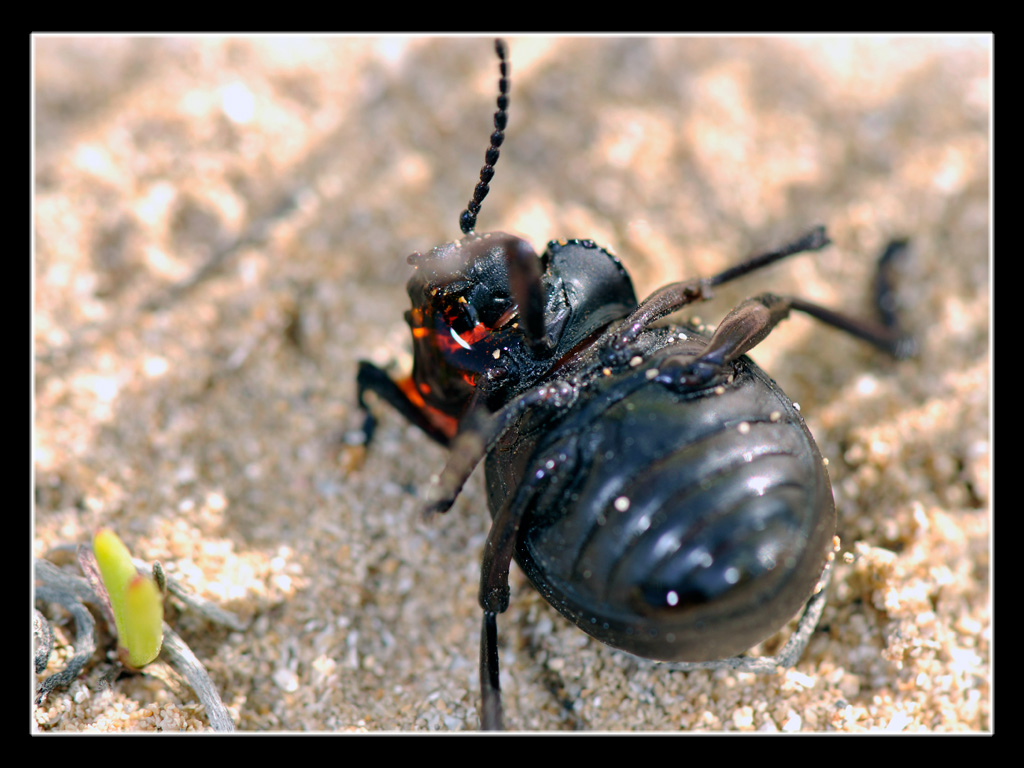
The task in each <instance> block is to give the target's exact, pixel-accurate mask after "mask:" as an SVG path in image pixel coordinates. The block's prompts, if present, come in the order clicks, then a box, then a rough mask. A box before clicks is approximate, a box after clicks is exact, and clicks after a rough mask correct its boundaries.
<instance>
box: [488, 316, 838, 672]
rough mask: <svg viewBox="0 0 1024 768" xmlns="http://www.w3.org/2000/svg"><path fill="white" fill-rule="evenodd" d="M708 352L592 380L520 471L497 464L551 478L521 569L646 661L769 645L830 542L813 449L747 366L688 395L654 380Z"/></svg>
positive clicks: (658, 358) (693, 346)
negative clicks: (663, 368)
mask: <svg viewBox="0 0 1024 768" xmlns="http://www.w3.org/2000/svg"><path fill="white" fill-rule="evenodd" d="M655 333H658V332H655ZM703 346H704V342H703V339H695V340H690V341H686V342H675V343H673V344H670V345H669V346H666V347H662V348H661V349H659V350H658V351H657V352H654V353H652V354H648V355H647V356H646V358H645V360H644V361H643V363H642V364H641V365H639V366H636V367H634V368H632V369H630V370H629V371H628V372H626V373H622V374H618V375H613V376H604V377H601V378H597V379H596V380H594V381H593V382H591V383H590V385H589V386H587V387H586V388H585V389H584V390H583V392H582V393H581V396H580V400H581V402H580V404H579V405H578V406H577V408H575V409H574V410H573V412H572V413H570V414H569V415H567V417H565V418H564V419H563V420H562V421H561V422H560V423H559V424H557V425H556V426H554V427H551V426H550V425H548V427H547V429H546V430H545V431H544V432H543V434H542V435H541V436H539V439H538V440H537V442H536V443H535V445H536V448H535V449H534V450H533V451H532V453H530V454H528V457H529V460H528V461H524V458H525V457H522V455H521V454H520V460H519V461H508V458H509V457H508V456H507V454H506V462H505V469H506V471H507V470H508V469H510V468H511V467H512V466H513V465H517V466H518V467H520V468H521V471H524V472H526V473H529V474H532V475H535V474H536V473H537V472H546V478H545V481H544V482H541V483H539V484H538V485H537V487H536V493H535V494H534V496H533V497H532V499H531V501H530V507H529V509H528V511H527V512H526V515H525V517H524V520H523V524H522V526H521V527H520V537H519V541H518V544H517V548H516V560H517V562H518V563H519V564H520V567H522V568H523V570H524V571H525V572H526V574H527V576H528V577H529V578H530V580H531V582H533V584H534V585H535V586H536V587H537V588H538V590H540V591H541V593H542V594H544V596H545V597H546V598H547V599H548V600H549V601H550V602H551V603H552V604H553V605H555V607H556V608H558V610H559V611H560V612H561V613H562V614H563V615H565V616H566V617H567V618H569V619H570V620H571V621H573V622H574V623H575V624H577V625H578V626H579V627H580V628H581V629H583V630H584V631H586V632H588V633H589V634H591V635H593V636H595V637H597V638H598V639H599V640H601V641H602V642H605V643H608V644H609V645H612V646H615V647H618V648H622V649H624V650H628V651H630V652H632V653H636V654H638V655H642V656H646V657H649V658H657V659H665V660H686V661H701V660H708V659H719V658H723V657H726V656H729V655H733V654H736V653H739V652H742V651H744V650H746V649H747V648H749V647H750V646H751V645H754V644H756V643H757V642H760V641H761V640H763V639H764V638H766V637H768V636H770V635H771V634H773V633H774V632H775V631H777V630H778V629H779V628H781V626H782V625H783V624H785V622H786V621H787V620H788V619H790V618H791V617H792V616H793V615H794V614H795V613H796V612H797V611H798V610H799V608H800V607H801V605H803V603H804V602H805V601H806V599H807V595H808V594H810V592H811V591H812V589H813V587H814V584H815V582H816V581H817V579H818V577H819V576H820V574H821V571H822V568H823V567H824V565H825V560H826V557H827V555H828V551H829V548H830V546H831V539H832V535H833V533H834V531H835V511H834V506H833V502H832V494H831V487H830V485H829V481H828V476H827V474H826V473H825V470H824V467H823V466H822V465H821V459H820V455H819V453H818V450H817V448H816V446H815V445H814V442H813V439H812V438H811V435H810V433H809V432H808V431H807V429H806V427H805V426H804V423H803V420H802V418H801V417H800V415H799V413H798V412H797V410H796V409H795V408H794V407H793V405H792V403H791V402H790V400H789V399H788V398H787V397H786V395H785V394H784V393H782V392H781V391H780V390H779V389H778V387H777V386H775V384H774V382H772V381H771V379H769V378H768V377H767V376H766V375H765V374H764V373H763V372H762V371H761V370H760V369H759V368H758V367H757V366H756V365H754V364H753V363H752V362H750V361H749V360H748V359H746V358H743V359H741V360H740V361H738V362H737V363H736V364H735V366H734V368H735V374H734V376H733V377H732V380H731V381H724V380H723V382H722V383H721V384H720V385H718V386H713V387H710V388H704V389H701V390H699V391H683V392H676V391H672V389H671V388H669V387H668V386H666V385H663V384H658V383H655V382H652V381H651V379H652V378H653V375H654V374H653V373H650V372H651V371H654V370H656V369H657V368H658V366H659V365H661V364H663V363H664V361H665V360H666V358H668V357H669V356H675V357H677V358H678V357H680V356H682V357H689V356H695V355H696V354H697V353H699V351H700V349H702V348H703ZM644 384H646V385H644ZM521 438H522V435H520V442H519V445H518V450H520V451H522V449H523V443H522V441H521ZM501 456H502V452H501V448H500V446H499V449H498V451H497V452H496V454H495V455H494V456H493V457H492V462H491V463H490V464H489V469H488V480H489V486H492V491H493V490H494V486H495V483H494V482H492V478H491V473H492V472H493V471H494V469H496V467H494V465H495V464H501V463H502V460H501ZM520 479H521V478H520ZM506 483H509V484H505V487H517V486H518V484H519V483H518V482H516V479H515V478H514V477H510V476H506ZM495 501H496V499H494V498H492V509H493V508H495V507H494V506H493V504H494V503H495Z"/></svg>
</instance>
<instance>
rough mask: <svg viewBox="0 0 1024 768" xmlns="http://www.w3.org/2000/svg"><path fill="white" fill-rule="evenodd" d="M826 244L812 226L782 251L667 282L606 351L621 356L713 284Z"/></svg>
mask: <svg viewBox="0 0 1024 768" xmlns="http://www.w3.org/2000/svg"><path fill="white" fill-rule="evenodd" d="M830 242H831V241H830V240H829V239H828V236H827V235H826V234H825V228H824V227H815V228H814V229H812V230H811V231H810V232H808V233H807V234H805V235H804V236H803V237H800V238H798V239H797V240H794V241H793V242H792V243H789V244H788V245H785V246H783V247H782V248H779V249H777V250H774V251H767V252H765V253H761V254H758V255H757V256H752V257H751V258H749V259H747V260H746V261H743V262H741V263H740V264H737V265H736V266H733V267H730V268H729V269H726V270H724V271H722V272H719V273H718V274H717V275H713V276H711V277H708V278H704V279H700V280H690V281H686V282H680V283H670V284H669V285H666V286H664V287H662V288H659V289H658V290H657V291H655V292H654V293H652V294H651V295H650V296H648V297H647V298H646V299H644V300H643V301H642V302H641V303H640V306H638V307H637V308H636V309H635V310H633V312H632V313H630V315H629V316H628V317H627V318H626V319H625V320H624V321H623V322H622V325H621V326H620V327H619V329H618V330H617V331H616V335H615V337H614V338H613V339H612V342H611V345H610V347H609V349H610V351H611V353H612V354H613V355H614V354H615V353H619V354H620V355H621V353H622V352H623V351H624V350H625V349H626V347H628V346H629V345H630V344H631V343H632V342H634V341H635V340H636V338H637V337H638V336H639V335H640V333H641V332H642V331H643V330H644V329H645V328H648V327H649V326H650V325H651V324H652V323H654V322H655V321H657V320H660V319H661V318H663V317H665V316H666V315H669V314H671V313H672V312H675V311H677V310H679V309H682V308H683V307H685V306H686V305H687V304H692V303H693V302H695V301H704V300H706V299H709V298H711V296H712V291H711V289H712V288H713V287H714V286H716V285H722V284H723V283H727V282H729V281H731V280H735V279H736V278H738V277H743V276H744V275H747V274H750V273H751V272H754V271H755V270H758V269H761V268H762V267H766V266H768V265H769V264H773V263H774V262H776V261H779V260H780V259H784V258H786V257H787V256H792V255H793V254H795V253H803V252H804V251H820V250H821V249H822V248H824V247H825V246H827V245H828V244H829V243H830Z"/></svg>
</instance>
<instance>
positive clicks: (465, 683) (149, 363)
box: [32, 37, 992, 733]
mask: <svg viewBox="0 0 1024 768" xmlns="http://www.w3.org/2000/svg"><path fill="white" fill-rule="evenodd" d="M34 43H35V77H36V81H35V97H36V102H35V108H36V112H35V170H36V177H35V198H34V199H35V220H34V224H35V250H34V276H35V285H34V289H35V294H34V308H35V311H34V348H35V414H34V416H35V442H34V450H35V453H34V466H35V485H36V487H35V508H34V539H33V542H32V543H33V552H34V554H36V555H43V554H45V553H46V552H47V551H48V550H50V548H52V547H54V546H56V545H59V544H69V543H72V544H74V543H81V542H85V541H87V540H88V539H89V537H90V536H91V533H92V531H94V530H95V528H96V527H97V526H100V525H110V526H113V527H115V528H116V530H117V531H118V532H119V533H120V535H121V536H122V538H123V539H124V540H125V541H126V543H128V545H129V546H130V547H131V548H132V550H133V552H134V553H135V554H136V555H137V556H139V557H143V558H147V559H159V560H161V561H162V562H164V563H165V565H166V568H167V570H168V571H169V572H170V573H171V574H172V575H173V576H176V577H177V578H180V579H182V580H183V581H184V582H185V583H187V584H188V585H190V586H191V587H192V588H193V589H195V590H196V591H197V592H199V593H200V594H202V595H204V596H205V597H208V598H211V599H215V600H217V601H219V602H221V603H223V604H224V605H225V606H226V607H228V608H231V609H232V610H234V611H237V612H238V613H240V614H242V615H243V616H244V617H245V618H246V620H247V621H250V622H251V626H250V628H249V629H248V630H247V631H245V632H232V631H229V630H226V629H222V628H219V627H216V626H214V625H211V624H209V623H207V622H205V621H204V620H202V619H201V618H197V617H194V616H191V615H189V614H180V613H179V612H178V611H177V609H174V608H172V609H171V610H170V611H169V613H168V617H169V620H170V621H172V623H173V624H174V625H175V626H176V627H177V628H178V631H179V632H180V633H181V634H182V635H183V637H184V638H185V639H186V641H188V642H189V643H191V645H192V647H193V648H194V650H195V651H196V653H197V654H198V655H199V656H200V657H201V658H202V659H203V660H204V661H205V662H206V664H207V666H208V668H209V670H210V673H211V675H212V677H213V679H214V682H215V683H216V685H217V686H218V688H219V689H220V690H221V691H222V694H223V697H224V700H225V702H226V703H227V704H228V706H229V707H230V709H231V711H232V714H233V717H234V718H235V721H236V725H237V727H238V728H239V729H240V730H246V731H281V730H290V731H314V730H316V731H388V730H395V731H398V730H402V731H410V730H417V731H428V730H429V731H462V730H473V729H475V728H476V727H477V722H478V720H477V708H478V696H479V686H478V682H477V677H476V676H477V669H476V665H477V652H478V649H477V642H478V631H479V630H478V625H479V612H478V608H477V606H476V589H477V580H478V570H479V560H480V552H481V547H482V544H483V540H484V536H485V534H486V530H487V525H488V515H487V513H486V510H485V506H484V500H483V492H482V491H483V478H482V474H481V473H478V474H477V475H475V476H474V477H473V479H472V480H471V482H470V484H469V486H468V488H467V489H466V491H465V493H464V495H463V497H462V498H461V499H460V500H459V502H458V503H457V504H456V506H455V507H454V508H453V509H452V511H451V512H450V513H449V514H448V515H447V516H446V517H445V518H441V519H438V520H436V521H434V522H432V523H430V524H425V523H424V522H423V521H422V520H421V518H420V515H419V508H420V505H421V503H422V501H421V496H420V495H419V494H421V492H422V489H423V488H424V486H425V485H426V483H427V481H428V479H429V477H430V476H431V474H432V473H434V472H436V471H438V470H439V469H440V467H441V466H442V465H443V461H444V454H443V451H442V450H441V449H440V448H438V447H436V446H434V445H433V444H431V443H430V442H429V441H428V440H427V439H426V438H425V437H424V436H422V435H421V434H419V433H417V432H416V431H415V430H414V429H413V428H411V427H409V426H407V425H405V424H404V423H403V422H402V421H401V420H400V419H399V418H398V417H397V416H396V415H394V414H393V413H389V412H388V411H387V410H386V409H385V408H383V407H382V408H380V409H379V411H378V413H379V415H380V416H381V427H380V431H379V434H378V442H377V443H376V444H375V445H374V450H373V451H372V452H371V453H370V454H369V455H368V456H367V457H366V459H365V461H364V462H360V456H359V452H358V451H356V450H354V449H352V448H350V447H345V446H344V445H343V443H342V441H341V437H342V435H344V433H345V432H346V430H350V429H352V428H353V427H355V426H356V425H358V423H359V418H358V413H357V412H356V410H355V408H354V399H355V387H354V379H355V372H356V362H357V361H358V360H359V359H361V358H366V359H370V360H373V361H375V362H376V363H378V364H381V365H384V364H388V363H391V362H394V363H395V365H396V370H402V369H404V368H405V367H407V366H408V365H409V349H410V347H409V343H408V339H407V334H408V331H407V329H406V327H405V325H404V323H403V321H402V311H403V310H404V309H405V307H406V303H407V299H406V296H405V291H404V283H405V280H406V279H407V277H408V274H409V268H408V267H407V265H406V263H405V256H406V255H407V254H408V253H410V252H412V251H414V250H424V249H427V248H429V247H430V246H432V245H434V244H436V243H440V242H443V241H446V240H449V239H453V238H455V237H456V236H457V235H458V226H457V217H458V214H459V212H460V211H461V210H462V209H463V207H464V206H465V203H466V201H467V200H468V199H469V196H470V193H471V190H472V188H473V185H474V184H475V182H476V176H477V172H478V170H479V167H480V165H481V162H482V157H483V151H484V148H485V144H486V137H487V135H488V133H489V130H490V125H489V124H490V119H491V117H490V116H491V113H492V112H493V102H494V95H495V94H494V89H495V79H496V63H495V59H494V56H493V53H492V44H491V43H490V42H489V41H488V40H484V39H479V38H435V39H400V38H390V39H384V40H379V39H349V38H315V39H308V38H285V37H276V38H261V39H259V38H258V39H253V38H246V39H237V38H219V37H209V38H170V39H165V38H135V39H126V38H115V39H111V38H102V37H92V38H74V37H56V38H36V39H35V41H34ZM509 44H510V47H511V55H512V62H513V63H512V66H513V85H512V97H511V102H512V106H511V117H510V125H509V130H508V139H507V141H506V145H505V150H504V151H503V153H502V159H501V162H500V163H499V166H498V170H497V176H496V178H495V181H494V183H493V184H492V192H491V195H490V197H489V198H488V199H487V201H486V203H485V205H484V210H483V213H482V215H481V218H480V223H479V227H478V228H479V229H480V230H481V231H486V230H489V229H492V230H495V229H500V230H505V231H510V232H516V233H519V234H521V235H522V236H524V237H526V238H528V239H530V240H531V241H532V242H534V243H535V244H537V245H538V246H542V245H543V244H544V243H545V242H546V241H547V240H549V239H552V238H555V237H589V238H592V239H594V240H596V241H598V242H600V243H603V244H607V245H609V246H610V247H612V248H613V249H614V250H615V251H616V252H617V253H618V254H619V255H620V257H621V258H622V259H623V261H624V262H625V264H626V265H627V266H628V268H629V269H630V271H631V273H632V274H633V277H634V280H635V283H636V285H637V288H638V293H639V294H640V295H646V294H647V293H648V292H650V291H651V290H652V289H654V288H655V287H657V286H658V285H661V284H663V283H665V282H667V281H669V280H672V279H679V278H682V277H693V276H696V275H699V274H706V273H710V272H712V271H714V270H717V269H721V268H723V267H724V266H727V265H729V264H730V263H731V262H734V261H736V260H737V259H738V258H739V257H742V256H744V255H746V254H748V253H750V252H752V251H754V250H755V249H758V248H764V247H767V246H771V245H775V244H778V243H780V242H783V241H784V240H786V239H787V238H789V237H791V236H793V235H795V234H797V233H799V232H802V231H803V230H804V229H806V228H807V227H809V226H810V225H812V224H816V223H824V224H827V225H828V227H829V231H830V234H831V235H832V237H833V239H834V241H835V246H834V247H832V248H830V249H829V250H827V251H826V252H823V253H821V254H818V255H816V256H801V257H798V258H794V259H792V260H791V261H790V262H789V263H786V264H780V265H778V266H776V267H773V268H772V269H771V270H769V271H767V272H766V273H765V274H763V275H760V276H758V277H751V278H749V279H747V280H745V281H743V282H742V283H741V284H739V285H736V286H735V287H729V288H728V290H725V289H723V290H721V292H720V295H719V297H718V298H717V299H716V300H715V301H714V302H713V303H709V304H707V305H704V306H701V307H699V309H698V310H697V311H698V312H699V314H700V315H701V316H702V317H703V318H704V319H705V320H706V321H708V322H711V323H714V322H715V321H716V320H717V319H718V318H720V317H721V316H722V315H724V313H725V312H726V311H728V309H729V308H730V307H731V306H733V305H734V304H735V303H736V302H737V301H738V300H740V299H741V298H742V297H743V296H744V295H748V294H750V293H755V292H758V291H762V290H769V289H770V290H773V291H776V292H779V293H794V294H798V295H801V296H804V297H807V298H812V299H815V300H818V301H819V302H821V303H824V304H826V305H829V306H833V307H836V308H842V309H845V310H847V311H849V312H852V313H861V314H864V313H866V312H867V309H868V301H869V298H868V286H869V283H870V276H871V271H872V262H873V259H874V257H875V255H876V254H877V253H878V252H879V251H880V249H881V248H882V247H883V245H884V244H885V242H886V241H887V240H888V239H889V238H891V237H894V236H907V237H909V238H911V240H912V242H913V259H912V260H911V261H910V263H909V264H908V265H907V267H906V270H905V279H904V286H903V287H904V290H903V295H904V296H905V299H906V301H907V303H908V312H907V314H908V323H909V324H910V325H911V326H912V327H913V329H915V331H916V332H917V333H918V334H919V337H920V341H921V355H920V358H919V359H917V360H913V361H908V362H903V363H899V364H895V363H892V362H890V361H888V360H886V359H884V358H883V357H882V356H881V355H879V354H877V353H875V352H874V351H872V350H871V349H868V348H866V347H865V346H864V345H862V344H859V343H857V342H855V341H852V340H850V339H848V338H845V337H842V336H841V335H840V334H838V333H836V332H833V331H831V330H829V329H827V328H824V327H822V326H820V325H819V324H817V323H815V322H814V321H812V320H809V319H806V318H793V319H791V320H790V321H788V322H787V323H786V324H785V327H783V328H780V329H779V330H778V331H777V332H776V333H774V334H772V336H771V338H770V339H769V340H767V341H765V342H764V343H763V344H762V345H761V346H760V347H759V348H758V349H757V350H756V351H755V353H754V355H753V356H754V358H755V359H756V360H757V361H758V362H759V363H760V364H761V365H762V366H763V367H764V368H766V369H767V370H768V371H769V372H771V373H772V375H773V376H774V377H775V378H776V379H777V380H778V381H779V383H780V384H781V385H782V386H783V387H784V388H785V389H786V391H787V392H788V393H789V394H790V396H791V397H792V398H793V399H794V400H796V401H798V402H799V403H800V404H801V406H802V409H803V413H804V415H805V417H806V418H807V421H808V424H809V426H810V427H811V429H812V431H813V433H814V434H815V436H816V437H817V440H818V442H819V445H820V447H821V449H822V452H823V454H824V455H825V456H827V457H828V458H829V460H830V464H829V470H830V473H831V475H832V478H833V484H834V487H835V495H836V502H837V508H838V515H839V535H840V536H841V537H842V554H841V555H840V558H839V564H838V566H837V568H836V577H835V579H834V581H833V583H832V585H831V587H830V602H829V605H828V608H827V609H826V612H825V615H824V618H823V621H822V626H821V628H820V631H819V632H818V633H817V634H816V635H815V637H814V638H813V639H812V642H811V644H810V646H809V647H808V649H807V652H806V653H805V654H804V656H803V658H802V660H801V662H800V664H799V665H798V666H797V668H796V669H794V670H790V671H788V672H781V673H779V674H776V675H767V676H761V677H757V676H754V675H750V674H741V673H739V674H738V673H734V672H728V673H726V672H718V673H708V672H700V673H679V672H668V671H666V670H664V669H663V668H658V667H657V666H655V665H652V664H648V663H641V662H638V661H637V660H635V659H633V658H631V657H628V656H626V655H624V654H622V653H619V652H616V651H613V650H611V649H610V648H607V647H604V646H602V645H601V644H600V643H597V642H596V641H593V640H590V639H589V638H588V637H586V636H585V635H583V634H582V633H581V632H579V631H578V630H577V629H575V628H574V627H572V626H571V625H569V624H568V623H567V622H565V621H564V620H563V619H562V618H561V617H560V616H559V615H558V614H557V613H556V612H555V611H554V610H553V609H552V608H550V607H549V606H548V605H547V604H546V603H544V601H543V600H542V599H541V598H540V597H539V596H538V595H537V594H536V593H534V592H533V591H532V589H531V588H530V587H529V585H528V584H526V583H525V581H524V579H523V578H522V576H521V574H520V573H519V572H518V571H517V570H515V568H514V567H513V575H512V588H513V596H512V604H511V607H510V609H509V611H508V612H507V613H506V614H505V615H503V616H502V617H501V619H500V623H499V629H500V633H501V653H502V683H503V686H504V693H505V704H506V715H507V720H508V723H509V725H510V727H513V728H516V729H522V730H539V731H556V730H572V729H582V730H588V731H601V730H608V731H698V730H700V731H718V730H740V731H815V732H823V731H824V732H828V731H850V732H857V731H865V730H886V731H897V732H904V733H906V732H917V731H928V732H951V731H985V730H990V729H991V728H992V721H991V698H990V697H991V610H990V609H991V604H990V590H991V583H990V565H991V563H990V536H991V526H990V519H991V509H990V498H991V497H990V467H991V459H990V453H991V446H990V442H989V437H990V433H991V422H990V394H991V382H990V371H991V357H990V349H991V327H990V315H991V300H990V292H991V284H990V274H991V254H990V247H989V246H990V202H991V201H990V193H989V189H990V175H989V168H990V155H989V153H990V143H989V125H990V118H991V101H990V100H991V61H990V54H991V40H990V39H989V38H984V37H982V38H978V37H967V38H942V37H917V38H868V39H863V38H825V39H823V38H787V39H773V38H768V39H759V38H746V39H731V38H716V39H695V38H661V39H645V38H627V39H619V38H600V39H587V38H562V39H549V38H511V39H510V40H509ZM53 615H54V616H55V617H59V616H60V614H59V612H58V613H54V614H53ZM71 634H72V628H71V627H58V638H59V639H62V640H66V639H67V638H68V637H69V636H71ZM781 639H784V638H777V639H775V640H772V641H769V642H767V643H766V644H764V646H763V647H761V648H759V649H758V652H770V651H771V650H773V649H774V648H775V647H776V646H777V645H778V643H779V642H780V640H781ZM65 653H66V649H63V648H62V649H61V650H60V652H58V654H56V655H55V657H54V659H53V660H52V661H51V666H50V670H49V671H50V672H52V671H54V670H55V669H57V668H59V667H60V666H61V664H62V663H63V659H64V658H65V656H64V654H65ZM109 672H110V663H109V662H108V661H107V660H106V659H105V658H104V657H103V654H101V653H97V655H96V663H95V664H94V665H93V666H92V667H91V668H90V669H89V670H88V671H87V673H86V674H85V675H84V676H83V678H82V679H81V680H80V681H79V682H76V683H75V684H74V685H72V686H71V687H70V689H68V690H65V691H59V692H57V693H55V694H54V695H52V696H51V697H50V698H49V699H48V701H47V702H46V703H45V704H44V705H43V706H42V707H40V708H36V709H35V711H34V718H33V722H34V724H35V726H34V727H35V728H36V729H37V730H40V731H60V730H99V731H110V730H123V731H134V730H154V729H161V730H179V729H189V730H191V729H196V730H201V729H204V728H206V727H207V725H206V719H205V716H204V714H203V712H202V709H201V707H199V705H198V704H197V702H196V700H195V697H194V696H193V695H192V694H191V692H190V691H188V690H185V691H181V690H176V689H174V688H173V687H171V686H168V685H167V684H166V683H164V682H162V681H161V680H160V679H159V676H153V675H142V676H135V677H122V678H120V679H118V680H116V682H114V684H113V686H112V687H106V688H105V687H104V686H103V685H101V683H100V680H101V678H102V677H103V675H104V674H106V673H109Z"/></svg>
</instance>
